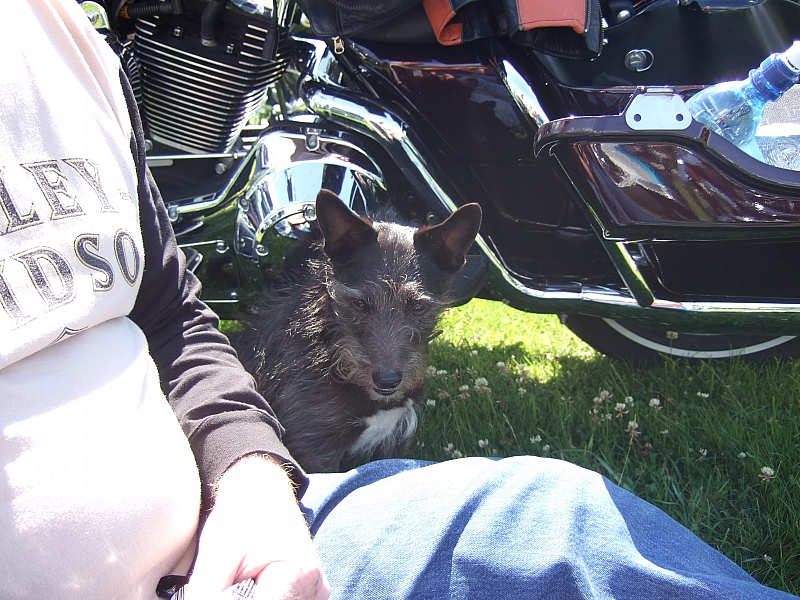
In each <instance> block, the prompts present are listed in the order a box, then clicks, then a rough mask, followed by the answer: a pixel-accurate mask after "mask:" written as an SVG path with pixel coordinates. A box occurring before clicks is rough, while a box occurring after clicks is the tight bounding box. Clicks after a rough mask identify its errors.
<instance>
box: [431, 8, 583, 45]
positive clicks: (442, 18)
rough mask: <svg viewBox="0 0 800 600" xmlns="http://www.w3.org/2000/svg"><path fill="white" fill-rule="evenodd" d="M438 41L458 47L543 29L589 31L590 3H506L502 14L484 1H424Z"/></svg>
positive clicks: (581, 32) (579, 32) (580, 32)
mask: <svg viewBox="0 0 800 600" xmlns="http://www.w3.org/2000/svg"><path fill="white" fill-rule="evenodd" d="M422 5H423V7H424V8H425V13H426V14H427V15H428V20H429V21H430V23H431V27H432V28H433V32H434V33H435V34H436V39H437V40H438V41H439V43H440V44H442V45H444V46H455V45H458V44H463V43H464V42H468V41H472V40H474V39H478V38H481V37H490V36H492V35H505V34H513V33H517V32H519V31H529V30H531V29H537V28H541V27H569V28H571V29H572V30H573V31H575V33H578V34H583V33H584V32H585V31H586V20H587V15H588V8H587V0H558V1H554V0H505V1H504V2H503V12H502V14H497V13H492V11H491V9H490V8H489V4H488V3H484V2H481V1H480V0H423V1H422Z"/></svg>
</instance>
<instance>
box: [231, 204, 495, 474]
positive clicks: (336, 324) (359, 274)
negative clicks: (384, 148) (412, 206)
mask: <svg viewBox="0 0 800 600" xmlns="http://www.w3.org/2000/svg"><path fill="white" fill-rule="evenodd" d="M317 218H318V222H319V227H320V230H321V235H322V239H318V240H317V241H316V242H314V243H312V244H311V247H310V253H309V252H308V250H309V248H306V249H305V251H301V252H300V253H299V256H303V255H304V254H305V255H306V258H305V259H304V260H301V261H299V262H296V263H295V265H294V267H293V268H292V269H291V270H290V271H289V272H287V273H286V274H285V278H284V282H283V283H282V284H281V285H280V286H278V287H277V288H276V289H273V290H271V291H269V292H268V293H266V294H265V296H264V297H263V299H262V301H261V303H260V304H259V306H258V307H257V311H256V317H255V319H254V321H253V323H252V326H251V328H250V330H249V332H248V333H246V334H245V335H244V336H243V337H242V340H241V342H240V343H239V344H238V346H239V350H240V356H241V357H242V360H243V362H244V363H245V366H246V367H248V369H249V370H250V372H251V373H252V374H253V376H254V377H255V380H256V383H257V387H258V390H259V391H260V392H261V393H262V394H263V395H264V397H265V398H266V399H267V400H268V401H269V402H270V404H271V405H272V407H273V408H274V410H275V411H276V413H277V415H278V418H279V420H280V421H281V423H282V424H283V426H284V428H285V429H286V433H285V436H284V443H285V444H286V445H287V447H288V448H289V450H290V451H291V453H292V455H293V456H294V457H295V459H297V460H298V461H299V462H300V464H301V465H302V466H303V468H305V469H306V470H307V471H309V472H333V471H340V470H343V469H345V468H347V467H348V466H349V465H350V464H351V463H352V462H353V461H357V460H362V459H376V458H388V457H399V456H403V455H404V454H405V451H406V448H407V447H408V444H409V442H410V440H411V437H412V435H413V432H414V428H415V427H416V412H415V407H416V403H417V402H418V401H419V400H421V399H422V396H423V391H424V380H425V372H426V369H427V357H428V341H429V339H430V337H431V336H432V335H433V332H434V328H435V327H436V323H437V320H438V318H439V316H440V314H441V312H442V310H443V309H444V308H445V307H446V306H447V303H448V290H449V284H450V281H451V279H452V276H453V275H455V273H457V272H458V271H459V270H460V269H461V267H462V266H463V264H464V254H465V253H466V250H467V249H468V248H469V246H470V245H471V243H472V241H473V240H474V238H475V235H476V234H477V231H478V228H479V226H480V208H479V207H478V206H477V205H468V206H465V207H462V208H461V209H460V210H459V211H456V213H454V215H453V216H451V218H450V219H448V220H447V221H445V223H443V224H441V225H439V226H437V227H433V228H427V227H426V228H422V229H420V230H413V229H411V228H408V227H404V226H400V225H397V224H394V223H388V222H376V223H373V222H372V221H370V220H368V219H361V218H359V217H357V216H356V215H355V213H352V211H350V209H349V208H347V206H346V205H345V204H344V203H343V202H342V201H341V200H340V199H339V198H338V197H337V196H335V195H334V194H333V193H331V192H328V191H327V190H323V191H322V192H320V194H319V196H318V198H317ZM398 373H402V379H401V381H400V382H399V384H397V382H396V379H397V377H398ZM395 384H397V385H396V387H395ZM392 409H396V410H395V412H394V413H387V412H381V411H390V410H392ZM394 414H397V415H401V418H400V419H399V421H398V423H397V424H396V426H394V427H388V426H387V427H386V428H384V430H381V431H379V434H378V435H376V436H374V438H371V439H372V442H373V443H370V444H358V443H357V442H358V440H359V438H360V437H361V436H362V433H363V432H364V430H365V429H366V422H365V419H369V418H371V417H375V416H376V415H383V416H384V417H386V416H388V415H394ZM391 421H392V419H386V423H388V424H389V425H391Z"/></svg>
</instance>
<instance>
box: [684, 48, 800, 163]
mask: <svg viewBox="0 0 800 600" xmlns="http://www.w3.org/2000/svg"><path fill="white" fill-rule="evenodd" d="M798 75H800V42H795V43H794V44H792V47H791V48H789V49H788V50H787V51H786V52H778V53H776V54H772V55H770V56H768V57H767V58H766V59H764V61H763V62H762V63H761V65H760V66H759V67H758V68H756V69H753V70H752V71H750V75H749V76H748V78H747V79H745V80H744V81H727V82H724V83H719V84H717V85H713V86H711V87H708V88H706V89H704V90H702V91H701V92H698V93H697V94H695V95H694V96H692V97H691V98H689V100H688V102H687V103H686V107H687V108H688V109H689V112H691V113H692V116H693V117H694V119H695V121H698V122H700V123H702V124H703V125H705V126H706V127H708V128H709V129H710V130H711V131H713V132H714V133H716V134H718V135H721V136H722V137H724V138H725V139H726V140H728V141H729V142H731V143H733V144H735V145H736V146H737V147H738V148H741V149H742V150H744V151H745V152H747V154H749V155H750V156H752V157H754V158H757V159H758V160H760V161H762V162H767V161H766V160H765V158H764V155H763V154H762V152H761V149H760V148H759V146H758V143H757V142H756V139H755V134H756V130H757V129H758V125H759V123H761V116H762V115H763V114H764V107H765V106H766V105H767V103H769V102H774V101H775V100H777V99H778V98H780V97H781V96H782V95H783V94H784V93H785V92H786V91H787V90H788V89H789V88H791V87H792V86H793V85H794V84H795V83H797V79H798Z"/></svg>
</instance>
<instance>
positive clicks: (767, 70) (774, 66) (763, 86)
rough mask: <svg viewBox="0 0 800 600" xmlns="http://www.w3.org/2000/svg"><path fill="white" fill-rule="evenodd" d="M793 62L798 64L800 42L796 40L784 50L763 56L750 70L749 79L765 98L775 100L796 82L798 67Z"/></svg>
mask: <svg viewBox="0 0 800 600" xmlns="http://www.w3.org/2000/svg"><path fill="white" fill-rule="evenodd" d="M791 61H794V64H792V62H791ZM795 64H797V65H800V44H798V43H797V42H795V43H794V44H793V45H792V47H791V48H789V50H787V51H786V52H783V53H775V54H771V55H770V56H768V57H767V58H765V59H764V61H763V62H762V63H761V65H759V67H758V68H757V69H753V70H752V71H750V81H752V82H753V85H754V86H755V88H756V89H757V90H758V91H759V92H760V93H761V94H763V96H764V97H765V98H766V99H767V100H769V101H773V100H777V99H778V98H780V97H781V96H782V95H783V93H784V92H785V91H786V90H788V89H789V88H790V87H792V86H793V85H794V84H795V83H797V77H798V74H800V69H799V68H796V67H795Z"/></svg>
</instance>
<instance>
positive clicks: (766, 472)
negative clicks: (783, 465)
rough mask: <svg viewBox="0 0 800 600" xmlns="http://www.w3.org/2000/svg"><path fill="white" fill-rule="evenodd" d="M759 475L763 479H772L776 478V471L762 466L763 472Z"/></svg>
mask: <svg viewBox="0 0 800 600" xmlns="http://www.w3.org/2000/svg"><path fill="white" fill-rule="evenodd" d="M759 477H760V478H761V481H772V480H773V479H774V478H775V471H774V470H773V469H771V468H769V467H761V474H760V475H759Z"/></svg>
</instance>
